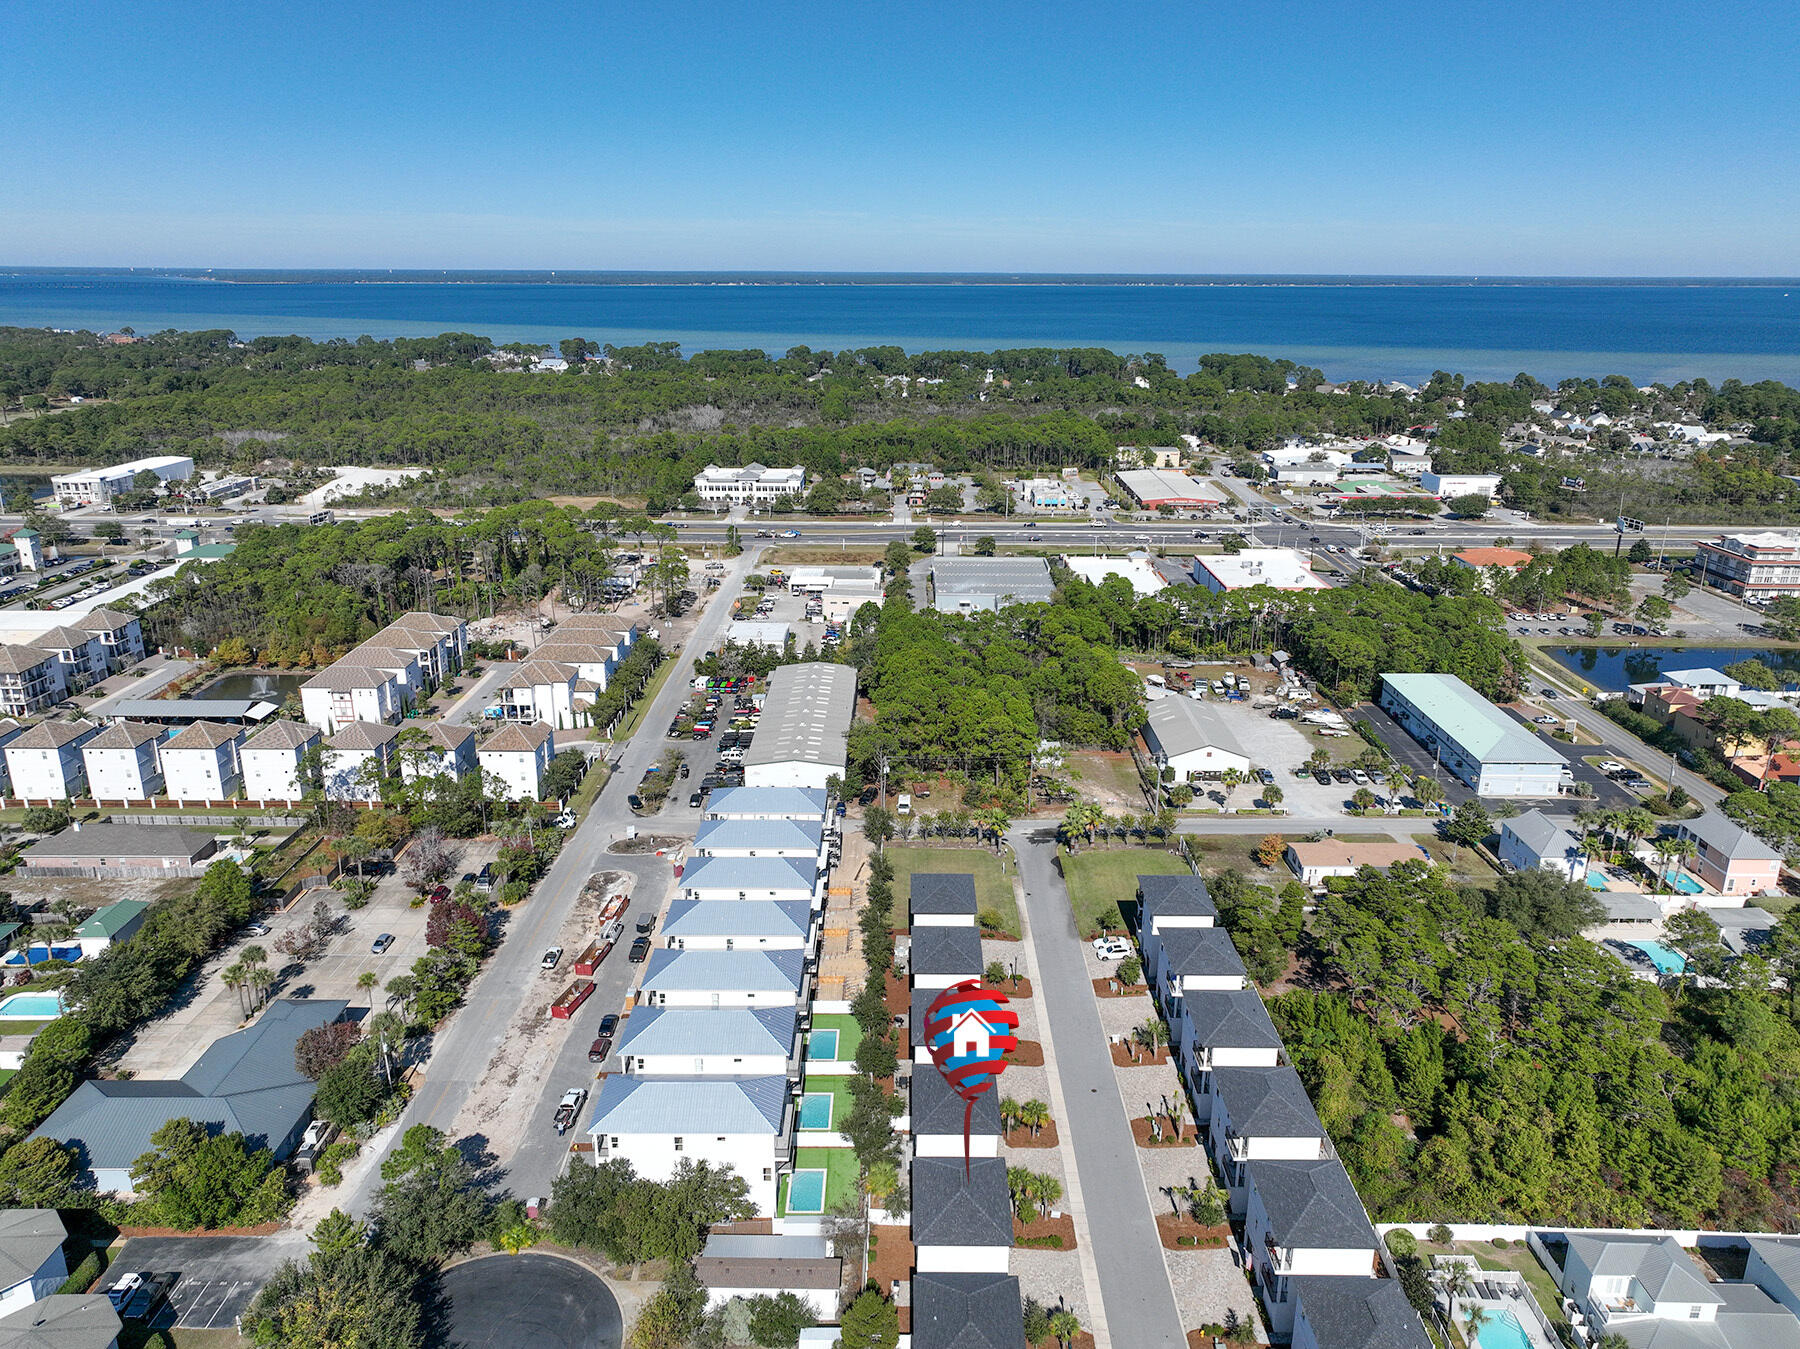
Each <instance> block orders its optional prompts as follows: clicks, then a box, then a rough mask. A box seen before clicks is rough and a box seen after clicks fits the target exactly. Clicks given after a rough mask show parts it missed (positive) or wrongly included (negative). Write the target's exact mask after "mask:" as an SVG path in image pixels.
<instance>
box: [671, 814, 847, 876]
mask: <svg viewBox="0 0 1800 1349" xmlns="http://www.w3.org/2000/svg"><path fill="white" fill-rule="evenodd" d="M694 852H695V854H696V855H697V856H700V857H788V858H792V859H793V860H794V861H796V862H811V863H813V864H814V865H815V866H821V867H822V866H824V865H825V861H826V856H825V854H826V846H825V828H824V826H823V825H818V824H802V823H801V822H800V821H799V820H702V821H701V823H700V828H699V829H698V830H697V831H696V832H695V834H694Z"/></svg>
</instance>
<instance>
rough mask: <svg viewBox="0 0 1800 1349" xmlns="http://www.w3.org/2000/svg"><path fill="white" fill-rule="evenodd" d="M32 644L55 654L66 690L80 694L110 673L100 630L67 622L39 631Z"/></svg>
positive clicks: (40, 649)
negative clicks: (96, 631) (78, 626)
mask: <svg viewBox="0 0 1800 1349" xmlns="http://www.w3.org/2000/svg"><path fill="white" fill-rule="evenodd" d="M30 645H32V646H34V647H36V648H37V649H38V650H39V651H48V652H50V653H51V654H52V655H54V656H55V657H56V664H57V667H58V672H59V673H60V674H61V676H62V684H63V689H64V691H65V692H68V693H80V692H81V691H82V690H83V689H85V688H87V687H89V686H90V685H93V684H97V683H99V682H100V681H101V680H102V679H105V678H106V676H107V675H108V674H109V673H111V671H109V670H108V669H107V663H106V644H105V643H104V642H102V641H101V640H100V635H99V634H98V633H94V632H88V631H86V630H85V629H83V628H75V627H69V626H67V625H66V624H65V625H64V626H62V627H56V628H51V629H50V630H49V631H48V632H41V633H39V634H38V635H37V636H36V637H33V638H32V639H31V643H30Z"/></svg>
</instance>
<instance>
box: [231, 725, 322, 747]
mask: <svg viewBox="0 0 1800 1349" xmlns="http://www.w3.org/2000/svg"><path fill="white" fill-rule="evenodd" d="M318 738H319V729H318V727H316V726H309V725H308V724H307V723H306V722H304V721H272V722H270V723H269V724H268V725H267V726H265V727H263V728H262V729H261V730H260V731H258V732H257V733H256V734H255V735H253V736H251V737H250V738H249V739H248V740H246V741H245V742H244V748H245V749H301V748H303V747H305V746H307V745H310V744H311V743H312V742H313V741H314V740H317V739H318Z"/></svg>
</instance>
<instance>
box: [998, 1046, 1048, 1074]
mask: <svg viewBox="0 0 1800 1349" xmlns="http://www.w3.org/2000/svg"><path fill="white" fill-rule="evenodd" d="M1006 1061H1007V1062H1008V1063H1016V1064H1018V1065H1019V1067H1021V1068H1042V1067H1043V1066H1044V1047H1043V1046H1042V1045H1041V1044H1039V1043H1038V1042H1037V1041H1036V1040H1021V1041H1019V1046H1018V1048H1017V1049H1014V1050H1012V1051H1011V1052H1010V1053H1008V1054H1007V1056H1006Z"/></svg>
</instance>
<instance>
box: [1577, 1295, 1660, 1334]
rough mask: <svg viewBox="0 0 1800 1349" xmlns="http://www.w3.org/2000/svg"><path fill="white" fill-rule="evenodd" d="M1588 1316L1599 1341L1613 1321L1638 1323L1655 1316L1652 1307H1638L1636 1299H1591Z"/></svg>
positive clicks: (1589, 1300) (1588, 1303)
mask: <svg viewBox="0 0 1800 1349" xmlns="http://www.w3.org/2000/svg"><path fill="white" fill-rule="evenodd" d="M1587 1309H1588V1316H1589V1319H1590V1320H1592V1322H1593V1325H1594V1336H1595V1338H1596V1339H1598V1338H1599V1337H1600V1336H1602V1335H1604V1334H1606V1328H1607V1324H1608V1323H1609V1322H1612V1321H1625V1322H1629V1321H1636V1320H1639V1319H1641V1318H1643V1317H1646V1316H1653V1315H1655V1309H1654V1308H1652V1307H1643V1306H1639V1305H1638V1301H1637V1299H1636V1298H1632V1297H1611V1298H1599V1297H1590V1298H1589V1299H1588V1302H1587Z"/></svg>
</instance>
